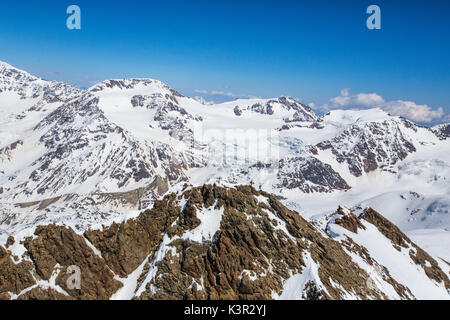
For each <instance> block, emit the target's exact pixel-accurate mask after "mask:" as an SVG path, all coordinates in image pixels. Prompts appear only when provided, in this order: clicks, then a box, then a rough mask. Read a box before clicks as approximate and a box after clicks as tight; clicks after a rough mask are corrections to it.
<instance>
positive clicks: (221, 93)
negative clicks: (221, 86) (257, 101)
mask: <svg viewBox="0 0 450 320" xmlns="http://www.w3.org/2000/svg"><path fill="white" fill-rule="evenodd" d="M194 92H196V93H199V94H204V95H210V96H224V97H230V98H257V97H255V96H251V95H248V94H236V93H233V92H226V91H220V90H212V91H208V90H202V89H194Z"/></svg>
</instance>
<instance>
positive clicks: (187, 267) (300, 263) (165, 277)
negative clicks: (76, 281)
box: [0, 185, 449, 300]
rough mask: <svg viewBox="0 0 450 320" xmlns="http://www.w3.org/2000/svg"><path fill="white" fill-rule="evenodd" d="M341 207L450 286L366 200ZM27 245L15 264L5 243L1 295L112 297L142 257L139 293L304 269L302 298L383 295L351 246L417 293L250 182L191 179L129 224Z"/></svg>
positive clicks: (219, 285)
mask: <svg viewBox="0 0 450 320" xmlns="http://www.w3.org/2000/svg"><path fill="white" fill-rule="evenodd" d="M338 214H339V217H337V218H336V219H335V220H334V222H335V223H336V224H338V225H340V226H342V227H343V228H345V229H347V230H349V231H351V232H354V233H357V232H358V230H360V229H364V228H365V226H364V224H363V219H364V220H366V221H367V222H369V223H371V224H373V225H374V226H376V227H377V228H378V230H379V231H380V232H381V233H382V234H383V235H384V236H386V237H387V238H388V239H390V240H391V241H392V243H393V245H394V246H397V247H398V248H400V247H404V248H413V249H414V250H413V249H411V251H410V255H411V259H412V261H413V262H415V263H417V264H418V265H420V266H422V267H423V268H424V270H425V271H426V274H427V275H428V277H430V278H431V279H434V280H436V281H438V282H442V281H444V283H445V285H446V287H447V288H449V280H448V277H447V276H446V275H445V274H444V273H443V271H442V270H441V269H440V268H439V266H438V264H437V262H436V261H435V260H434V259H433V258H431V257H430V256H429V255H428V254H427V253H426V252H424V251H423V250H422V249H420V248H419V247H417V246H416V245H415V244H414V243H412V242H411V241H410V240H409V239H408V238H407V237H406V236H405V235H404V234H403V233H402V232H401V231H400V230H399V229H398V228H397V227H395V226H394V225H393V224H392V223H390V222H389V221H388V220H387V219H385V218H384V217H382V216H381V215H380V214H379V213H377V212H376V211H374V210H371V209H368V210H366V211H365V212H364V213H363V214H362V215H360V216H359V217H356V216H355V215H354V214H351V213H345V212H344V209H342V208H340V211H339V210H338ZM330 223H331V222H330ZM364 223H365V222H364ZM327 230H328V228H327ZM88 241H89V242H90V243H91V244H92V245H94V246H95V247H96V249H98V250H99V251H100V253H101V256H100V255H97V254H96V251H95V252H94V250H93V249H92V247H91V244H90V243H89V242H88ZM9 242H10V243H11V242H12V241H9ZM23 244H24V246H25V248H26V250H27V252H26V255H25V256H26V257H29V258H30V259H31V261H26V260H24V261H22V262H20V263H17V264H15V263H14V262H13V260H12V257H11V253H10V252H8V251H7V249H5V248H3V247H1V246H0V299H10V298H11V296H13V297H16V296H15V295H19V296H18V299H38V300H41V299H52V300H57V299H108V298H110V297H111V296H112V295H113V294H114V293H116V292H117V291H118V290H119V289H120V288H121V286H122V284H121V283H120V282H119V281H117V280H115V278H114V277H115V275H118V276H120V277H127V276H128V275H130V274H131V273H132V272H135V271H136V270H141V269H137V268H138V267H139V266H142V267H141V268H142V271H139V272H140V274H138V281H137V286H136V288H135V290H134V296H133V297H134V298H135V299H271V298H273V297H276V296H280V295H281V294H282V293H283V286H284V284H285V281H286V280H287V279H289V278H291V277H292V276H293V275H297V274H303V273H305V274H307V275H309V276H308V277H309V278H308V279H307V280H308V281H307V282H306V283H305V284H304V287H303V288H297V289H296V290H297V291H298V292H294V293H293V294H294V296H296V297H298V298H303V299H313V300H321V299H343V298H345V297H346V296H347V295H348V294H349V293H351V294H352V295H353V296H356V297H359V298H361V299H384V298H386V295H385V294H384V293H382V292H380V291H379V289H378V287H376V286H372V285H371V283H370V281H369V280H368V279H369V278H370V277H369V275H368V274H367V273H366V272H365V271H364V270H362V269H361V268H360V267H359V266H358V265H357V264H355V262H353V260H352V258H351V257H350V255H349V254H347V252H349V253H352V254H357V255H359V256H360V257H361V258H362V259H363V260H364V261H366V262H367V263H368V264H369V265H370V266H373V267H376V268H379V269H380V275H381V276H382V278H383V280H385V281H386V282H387V283H389V284H391V285H392V287H393V288H394V290H395V291H396V292H397V293H398V295H399V296H400V297H402V298H404V299H410V298H414V296H413V295H412V294H411V292H410V290H409V289H408V288H407V287H405V286H403V285H402V284H400V283H398V282H397V281H396V280H395V279H393V278H392V276H391V275H390V274H389V270H387V269H386V268H385V267H383V266H381V265H379V264H378V263H377V261H375V260H374V259H373V258H372V257H371V256H370V252H369V251H368V250H367V249H366V248H364V247H362V246H360V245H358V244H357V243H355V242H354V241H352V239H350V238H349V237H348V236H347V238H346V239H341V240H340V241H335V240H333V239H332V238H331V237H328V236H327V235H326V234H325V233H324V232H323V231H321V230H319V229H318V228H317V227H316V226H314V225H313V224H312V223H310V222H308V221H306V220H305V219H303V218H302V217H301V216H300V215H299V214H298V213H297V212H295V211H291V210H289V209H287V208H286V207H285V206H283V205H282V204H281V203H280V202H278V200H277V199H276V198H275V197H273V196H272V195H270V194H268V193H265V192H263V191H258V190H255V189H254V188H253V187H251V186H237V187H235V188H226V187H218V186H216V185H205V186H202V187H188V186H185V187H184V190H183V191H182V192H180V193H178V194H175V193H174V194H170V195H167V196H165V197H164V198H163V199H162V200H159V201H156V202H155V204H154V207H153V208H152V209H150V210H146V211H144V212H142V213H141V214H140V215H139V216H138V217H137V218H135V219H132V220H128V221H126V222H124V223H121V224H117V223H114V224H112V225H111V226H109V227H105V228H103V230H88V231H86V232H85V233H84V237H83V236H81V235H78V234H76V233H75V232H74V231H73V230H72V229H70V228H68V227H63V226H57V225H47V226H40V227H38V228H37V229H36V231H35V235H34V237H30V238H27V239H25V241H23ZM11 245H12V244H11ZM73 266H77V267H78V268H79V270H80V275H81V288H80V289H77V288H73V287H72V286H70V282H69V281H68V280H69V279H70V278H71V276H72V275H71V274H70V273H68V270H69V268H71V267H73ZM35 279H37V280H44V281H46V280H47V281H48V280H50V282H53V281H54V283H55V284H56V286H57V287H54V286H50V287H49V286H39V285H38V284H36V281H35ZM69 287H70V288H69ZM24 289H27V290H25V291H24ZM291 297H292V296H291Z"/></svg>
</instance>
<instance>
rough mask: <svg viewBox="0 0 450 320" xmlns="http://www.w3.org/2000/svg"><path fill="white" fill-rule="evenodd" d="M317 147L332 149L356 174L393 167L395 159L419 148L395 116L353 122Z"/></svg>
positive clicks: (338, 158)
mask: <svg viewBox="0 0 450 320" xmlns="http://www.w3.org/2000/svg"><path fill="white" fill-rule="evenodd" d="M407 123H409V124H411V123H410V122H407ZM411 125H414V124H411ZM316 147H317V148H318V149H319V150H322V151H324V150H330V151H331V153H332V154H333V156H334V157H335V159H336V161H337V162H338V163H346V164H347V166H348V169H349V171H350V173H351V174H352V175H354V176H356V177H360V176H361V175H362V174H363V173H369V172H371V171H374V170H376V169H380V170H383V171H393V166H394V165H395V164H396V163H398V162H399V161H401V160H403V159H405V158H406V157H407V155H408V154H410V153H412V152H415V151H416V147H415V146H414V145H413V143H412V142H411V141H410V140H408V139H407V137H405V135H404V133H403V132H402V130H401V128H400V123H399V122H398V121H396V120H385V121H382V122H369V123H362V124H355V125H352V126H351V127H350V128H348V129H345V130H344V131H343V132H342V133H341V134H340V135H338V136H336V137H334V138H333V139H331V140H327V141H322V142H320V143H318V144H317V145H316Z"/></svg>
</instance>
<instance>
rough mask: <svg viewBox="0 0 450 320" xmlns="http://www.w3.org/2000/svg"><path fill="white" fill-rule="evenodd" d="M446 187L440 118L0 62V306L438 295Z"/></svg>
mask: <svg viewBox="0 0 450 320" xmlns="http://www.w3.org/2000/svg"><path fill="white" fill-rule="evenodd" d="M449 182H450V124H442V125H438V126H433V127H424V126H421V125H418V124H415V123H413V122H411V121H409V120H407V119H405V118H401V117H396V116H391V115H389V114H387V113H386V112H384V111H382V110H381V109H369V110H333V111H330V112H328V113H327V114H325V115H324V116H319V115H317V114H316V113H315V112H314V110H313V109H311V108H310V107H308V106H307V105H304V104H302V103H300V102H298V101H296V100H295V99H292V98H290V97H279V98H273V99H238V100H234V101H230V102H226V103H221V104H213V103H207V102H205V101H204V100H202V99H194V98H190V97H186V96H183V95H181V94H180V93H178V92H176V91H175V90H173V89H172V88H170V87H169V86H167V85H165V84H164V83H162V82H160V81H158V80H153V79H113V80H107V81H104V82H101V83H98V84H96V85H94V86H93V87H91V88H89V89H86V90H81V89H78V88H75V87H72V86H70V85H68V84H65V83H60V82H55V81H45V80H43V79H41V78H38V77H35V76H33V75H31V74H29V73H27V72H25V71H22V70H19V69H17V68H15V67H13V66H11V65H9V64H7V63H4V62H0V299H446V300H448V299H450V279H449V277H450V183H449ZM73 266H77V267H78V268H79V269H80V271H81V273H80V274H81V287H80V288H74V287H73V286H71V285H70V281H68V280H70V279H69V278H70V277H71V273H70V270H71V269H72V267H73Z"/></svg>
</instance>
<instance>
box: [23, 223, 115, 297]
mask: <svg viewBox="0 0 450 320" xmlns="http://www.w3.org/2000/svg"><path fill="white" fill-rule="evenodd" d="M25 247H26V248H27V249H28V252H29V255H30V258H31V259H32V260H33V262H34V265H35V268H36V272H37V274H38V275H39V277H41V278H42V279H44V280H49V279H50V277H51V276H52V274H53V273H54V272H55V271H56V272H57V270H59V273H58V275H57V277H56V284H57V285H59V286H60V287H61V288H62V289H64V290H65V291H66V292H67V293H69V294H70V295H71V296H72V297H74V298H78V299H108V298H109V297H110V296H111V295H112V294H113V293H114V292H115V291H117V289H118V288H120V287H121V283H120V282H118V281H117V280H114V274H113V273H112V272H111V271H110V270H109V269H108V267H107V265H106V263H105V261H104V260H103V259H102V258H100V257H99V256H97V255H96V254H95V253H94V252H93V250H92V249H91V248H90V247H89V246H88V245H87V244H86V241H85V239H83V237H81V236H79V235H77V234H76V233H75V232H74V231H73V230H72V229H70V228H66V227H62V226H57V225H48V226H45V227H42V226H41V227H38V228H37V229H36V232H35V237H34V238H28V239H26V240H25ZM57 266H58V267H57ZM70 266H77V267H79V268H80V271H81V273H80V275H81V289H69V288H68V286H67V280H68V278H69V277H70V276H71V274H68V273H67V268H68V267H70ZM34 294H35V295H36V294H37V293H34Z"/></svg>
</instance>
